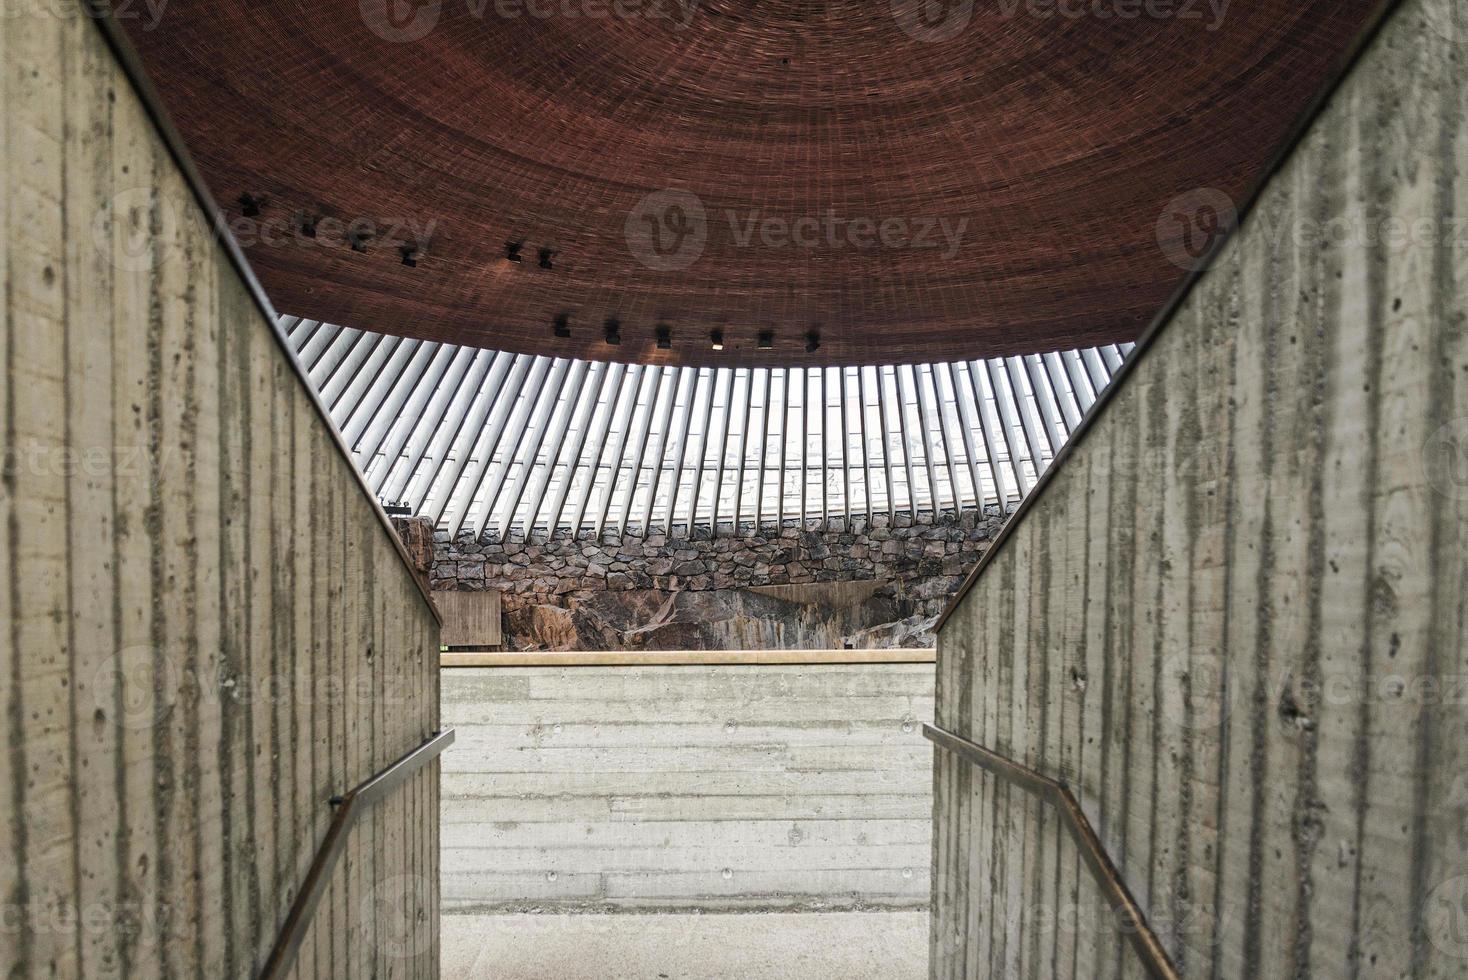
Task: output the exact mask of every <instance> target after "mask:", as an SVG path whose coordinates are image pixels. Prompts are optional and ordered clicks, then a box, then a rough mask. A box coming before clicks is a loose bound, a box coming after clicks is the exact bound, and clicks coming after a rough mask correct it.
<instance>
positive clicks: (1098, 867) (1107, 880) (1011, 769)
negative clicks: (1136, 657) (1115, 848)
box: [923, 725, 1181, 980]
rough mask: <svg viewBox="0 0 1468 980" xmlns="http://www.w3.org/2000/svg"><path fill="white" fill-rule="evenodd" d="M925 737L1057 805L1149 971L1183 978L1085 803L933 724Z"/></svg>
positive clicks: (1167, 978)
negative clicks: (1083, 807)
mask: <svg viewBox="0 0 1468 980" xmlns="http://www.w3.org/2000/svg"><path fill="white" fill-rule="evenodd" d="M923 735H924V736H926V737H927V739H928V740H929V741H930V742H932V743H933V744H934V745H936V746H938V747H939V748H940V749H946V750H947V751H949V752H952V753H953V754H954V755H957V756H959V757H961V758H963V759H966V760H968V761H969V762H972V763H973V764H974V765H976V766H978V767H979V768H981V769H984V770H987V771H988V772H991V773H993V774H994V775H996V776H998V777H999V778H1001V779H1004V780H1007V781H1008V782H1011V783H1013V784H1015V785H1016V786H1019V787H1020V788H1021V789H1025V790H1028V791H1029V792H1031V793H1034V794H1035V795H1036V796H1038V797H1040V798H1041V799H1042V800H1044V801H1046V802H1048V803H1051V804H1053V805H1054V806H1055V808H1056V809H1057V810H1059V811H1060V812H1061V814H1063V815H1064V817H1065V825H1066V828H1067V829H1068V830H1069V831H1070V835H1071V837H1072V838H1074V839H1075V842H1076V845H1077V846H1078V847H1080V849H1081V857H1083V858H1085V861H1086V866H1087V867H1088V868H1090V869H1091V874H1092V876H1093V877H1094V878H1095V879H1096V884H1097V885H1099V886H1100V887H1101V890H1102V891H1103V892H1105V893H1106V896H1107V898H1108V899H1109V900H1110V902H1111V906H1112V908H1114V909H1120V910H1121V911H1122V913H1123V914H1124V915H1125V916H1126V921H1127V922H1129V923H1130V924H1131V926H1132V928H1131V929H1129V930H1127V932H1128V936H1127V938H1128V939H1129V940H1130V942H1131V944H1132V948H1133V949H1135V950H1136V951H1137V955H1138V956H1139V957H1140V958H1141V960H1142V966H1143V967H1144V968H1145V969H1146V971H1147V973H1148V974H1149V975H1150V976H1153V977H1157V978H1159V980H1179V978H1180V976H1181V974H1179V973H1178V971H1177V967H1176V966H1174V965H1173V962H1172V959H1171V958H1170V957H1169V956H1168V955H1167V950H1165V949H1163V947H1162V941H1161V940H1159V939H1158V938H1157V934H1156V933H1155V932H1153V931H1152V927H1151V926H1150V925H1149V924H1148V923H1147V916H1146V915H1145V914H1144V913H1143V912H1142V909H1141V906H1139V905H1138V904H1137V900H1136V899H1135V898H1133V897H1132V893H1131V890H1130V889H1128V888H1127V886H1126V882H1125V881H1123V880H1122V878H1121V873H1120V872H1118V871H1117V870H1116V865H1115V864H1113V863H1112V861H1111V857H1110V856H1109V855H1108V854H1107V853H1106V848H1105V847H1103V846H1102V844H1101V838H1099V837H1097V836H1096V831H1095V829H1094V828H1092V827H1091V822H1090V821H1089V820H1087V819H1086V814H1085V812H1084V811H1082V810H1081V805H1080V803H1079V802H1077V800H1076V798H1075V796H1074V795H1073V794H1072V793H1071V791H1070V789H1069V788H1068V787H1067V786H1066V785H1065V784H1064V783H1062V782H1059V781H1057V780H1054V779H1051V778H1050V777H1048V776H1042V775H1041V774H1040V773H1038V772H1035V771H1034V770H1033V769H1028V768H1026V767H1024V766H1022V765H1020V764H1019V763H1017V762H1015V761H1013V760H1011V759H1006V758H1005V757H1004V756H1002V755H998V754H996V753H994V752H991V751H989V750H988V749H986V748H984V747H983V746H981V745H975V744H974V743H973V742H970V741H969V740H968V739H965V738H961V737H959V736H957V735H954V734H953V733H952V732H947V731H944V730H943V729H941V728H938V727H936V726H934V725H924V726H923Z"/></svg>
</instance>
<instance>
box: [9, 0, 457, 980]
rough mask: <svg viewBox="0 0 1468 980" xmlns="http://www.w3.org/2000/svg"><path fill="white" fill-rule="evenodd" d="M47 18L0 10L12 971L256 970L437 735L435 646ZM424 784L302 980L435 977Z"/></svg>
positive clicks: (171, 203)
mask: <svg viewBox="0 0 1468 980" xmlns="http://www.w3.org/2000/svg"><path fill="white" fill-rule="evenodd" d="M56 13H57V12H56V11H51V10H42V9H41V8H39V7H36V8H33V9H30V10H27V11H24V12H21V13H20V14H19V15H18V16H6V17H0V65H3V66H4V70H3V72H0V134H3V136H0V184H3V186H0V270H3V276H4V283H3V285H4V289H3V297H4V299H3V302H4V304H5V311H4V312H5V320H4V329H3V332H0V364H3V366H4V369H3V371H0V432H3V433H4V435H3V438H4V444H3V450H4V463H5V467H4V479H3V480H0V512H3V514H4V517H5V521H6V526H7V528H8V531H7V532H6V535H5V540H4V543H3V544H0V574H3V575H4V576H5V581H6V582H7V586H6V588H5V589H4V590H3V598H0V606H3V615H0V619H3V622H4V624H5V631H4V636H3V638H0V676H3V678H4V680H3V682H0V691H3V700H4V702H5V712H6V718H7V719H8V722H7V725H8V727H7V737H6V743H7V748H6V751H5V753H4V754H3V755H0V777H3V789H0V809H3V815H4V819H0V850H3V853H4V854H5V860H4V861H0V891H3V893H4V894H5V895H6V896H7V898H6V902H7V903H12V902H13V903H16V904H14V905H10V904H7V915H6V934H5V939H4V941H3V942H0V974H4V975H5V976H41V975H45V976H54V977H63V978H64V977H113V976H130V977H152V976H168V975H171V976H200V977H242V978H243V977H250V976H253V975H255V973H256V972H257V970H258V968H259V966H260V963H261V961H262V959H263V956H264V955H265V953H266V951H267V950H268V949H269V946H270V944H271V942H272V941H273V939H274V937H275V933H276V929H277V927H278V925H279V923H280V921H281V918H282V917H283V915H284V913H285V910H286V908H287V907H288V905H289V902H290V901H291V899H292V897H293V895H294V890H295V888H296V886H297V883H298V882H299V881H300V880H301V877H302V875H303V874H304V871H305V869H306V866H307V865H308V864H309V862H310V859H311V856H312V854H313V853H314V852H315V850H316V848H317V846H318V844H319V843H320V841H321V838H322V835H323V833H324V832H325V829H326V825H327V821H328V820H329V819H330V815H331V814H330V807H329V806H328V805H327V802H326V801H327V800H328V799H329V798H330V797H331V796H332V795H333V794H335V793H339V792H341V791H343V790H345V789H347V788H349V787H350V786H352V785H354V784H356V783H358V782H360V781H361V780H362V779H364V778H366V777H367V776H368V775H370V774H371V773H372V772H374V771H376V770H377V769H380V768H381V767H383V766H384V765H386V764H387V763H388V762H390V761H391V760H392V759H395V758H397V757H398V756H400V755H402V754H403V753H404V752H405V751H407V750H408V749H409V748H412V747H413V746H416V745H417V744H419V743H420V742H421V741H422V740H423V738H424V737H425V736H426V735H427V734H428V733H429V732H431V731H432V730H434V729H436V728H437V727H438V718H437V688H436V678H435V674H436V672H437V659H436V655H437V650H436V647H437V641H438V638H437V627H436V621H435V619H434V615H433V612H432V610H431V608H430V607H429V605H428V604H427V602H426V601H425V598H424V595H423V593H422V592H421V591H420V589H419V587H418V585H417V583H416V581H415V579H414V578H413V575H412V573H411V572H410V571H409V570H408V569H407V568H406V567H405V566H404V565H403V563H402V561H401V560H400V553H399V547H398V544H397V542H396V540H395V539H394V538H392V537H391V536H390V533H389V532H388V531H387V530H386V529H385V527H384V526H383V524H382V523H381V522H380V521H379V518H378V515H377V513H376V510H375V505H374V503H373V501H372V500H371V499H370V498H369V497H368V496H367V495H366V494H365V493H364V492H363V490H362V487H361V484H360V483H359V482H358V478H357V477H356V475H355V473H354V471H353V468H352V465H351V463H350V462H349V461H348V459H347V458H346V457H345V455H344V454H343V453H342V452H341V451H340V450H339V447H338V445H337V443H336V442H335V441H334V438H333V434H332V430H331V429H330V427H329V424H328V423H327V422H326V421H325V420H324V418H323V416H322V414H321V413H320V412H319V411H318V410H317V408H316V406H315V405H314V403H313V401H312V398H311V395H310V393H309V391H308V390H307V389H306V387H305V386H304V385H302V384H301V382H300V380H299V379H298V377H297V376H296V374H295V373H294V369H293V368H292V366H291V361H290V359H289V358H288V356H287V355H286V352H285V350H284V349H283V348H282V346H281V344H280V343H279V341H278V339H277V336H276V334H275V332H274V324H273V321H272V320H271V319H270V318H268V317H267V315H266V311H265V310H263V309H262V308H261V304H260V303H259V302H258V300H257V298H256V297H255V296H254V295H252V293H251V291H250V289H249V288H248V285H247V283H246V282H245V280H244V279H243V278H242V277H241V275H240V274H239V273H238V271H237V269H236V268H235V267H234V266H233V265H232V264H231V263H230V261H229V259H228V257H227V255H226V253H225V250H224V249H223V248H222V247H221V244H220V243H219V242H218V241H217V240H216V239H215V238H214V237H213V235H212V233H211V229H210V224H209V222H208V221H207V220H206V219H205V218H204V216H203V214H202V213H201V211H200V210H199V208H198V206H197V203H196V199H195V197H194V195H193V193H192V192H191V190H190V188H189V186H188V184H187V183H186V181H185V179H184V177H183V175H182V174H181V172H180V170H179V167H178V166H177V165H176V161H175V159H174V158H173V157H172V156H171V155H170V153H169V152H168V150H167V149H166V146H165V144H164V142H163V140H162V139H161V138H160V136H159V134H158V131H157V129H156V128H155V125H154V122H153V120H152V119H151V118H150V117H149V116H148V115H147V113H146V112H145V110H144V107H143V105H142V104H141V103H140V101H139V99H138V97H137V96H136V94H135V92H134V90H133V88H132V87H131V85H130V83H129V80H128V78H127V77H125V75H124V73H123V72H122V70H121V69H120V68H119V66H118V63H117V62H116V60H115V59H114V56H113V52H112V51H111V50H110V49H109V48H108V46H107V45H106V43H105V42H104V38H103V34H102V33H101V31H100V30H99V26H98V24H97V23H96V22H95V21H94V20H93V19H91V18H88V17H83V16H79V15H78V16H57V15H56ZM435 781H436V770H434V771H425V772H424V773H423V774H420V776H419V777H418V778H417V781H416V783H415V784H414V785H413V786H411V787H410V788H407V789H405V791H404V792H405V794H406V795H405V797H404V799H405V800H412V801H414V803H413V805H415V806H416V807H417V810H416V811H415V812H414V813H413V814H412V817H411V819H403V820H400V822H399V823H398V824H397V827H398V828H399V832H398V833H397V834H396V836H392V835H388V834H385V833H380V832H377V833H374V832H367V833H363V832H360V831H359V832H358V833H356V834H355V835H354V836H353V838H352V840H351V842H350V844H349V849H348V853H347V855H346V860H345V861H344V862H343V864H342V869H343V873H342V875H341V876H340V880H339V881H338V882H337V883H336V884H335V885H334V890H333V894H332V896H331V898H330V900H329V902H328V903H327V905H326V907H324V908H323V911H322V919H321V920H320V922H319V923H318V925H317V927H316V928H315V929H314V930H313V935H312V937H311V938H310V939H309V940H308V948H307V951H306V955H305V956H303V959H302V961H301V964H300V967H299V969H298V971H297V972H298V975H299V976H302V977H307V976H318V975H319V976H327V975H335V976H345V975H349V974H350V975H359V976H365V975H372V974H375V975H379V976H388V975H393V976H402V975H404V974H405V973H406V974H409V975H414V976H430V975H433V974H435V973H436V962H437V960H436V950H437V946H436V929H435V926H436V922H435V921H434V919H433V916H432V915H431V914H429V913H430V912H431V911H432V910H431V905H432V902H433V900H434V897H435V895H436V888H437V884H436V882H437V847H436V834H437V830H436V820H435V819H434V818H435V816H436V812H437V811H436V808H435V807H433V806H431V805H430V802H429V801H431V800H432V798H433V794H434V793H435V792H436V791H435V790H434V788H433V783H434V782H435ZM398 805H399V806H402V805H405V804H403V803H399V804H398ZM379 830H380V827H379ZM374 898H380V899H383V900H382V901H376V902H374V901H373V900H374ZM405 902H412V903H413V904H412V905H407V904H405ZM397 934H402V935H403V936H404V937H405V938H406V939H407V940H409V941H408V942H405V943H396V942H394V941H393V940H394V937H395V936H396V935H397Z"/></svg>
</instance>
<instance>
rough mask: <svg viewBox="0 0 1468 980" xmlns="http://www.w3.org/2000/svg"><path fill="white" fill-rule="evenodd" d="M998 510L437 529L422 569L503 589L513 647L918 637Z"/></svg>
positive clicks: (452, 582)
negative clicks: (568, 528)
mask: <svg viewBox="0 0 1468 980" xmlns="http://www.w3.org/2000/svg"><path fill="white" fill-rule="evenodd" d="M422 523H423V524H426V523H427V522H426V521H423V522H422ZM999 523H1000V520H999V514H998V509H997V508H994V509H992V510H991V512H990V513H988V514H987V515H985V514H976V513H974V512H972V511H970V512H966V513H963V514H953V513H951V512H949V513H942V514H939V515H937V516H934V515H932V514H919V515H918V518H917V520H916V521H914V520H913V519H912V518H911V517H909V516H907V515H902V514H899V515H897V516H896V517H895V518H889V517H888V516H887V515H885V514H879V515H876V516H874V517H872V518H870V519H868V518H865V517H861V518H855V519H853V520H852V522H851V525H850V526H849V527H847V526H842V525H841V522H840V521H839V520H838V521H836V522H835V525H836V526H835V527H833V528H830V529H827V528H824V527H823V526H822V522H821V521H819V520H812V521H808V522H806V525H805V527H799V526H796V524H798V522H795V523H789V522H787V525H786V526H785V527H784V528H781V529H776V528H774V527H767V528H762V529H761V532H760V533H758V534H756V533H755V529H754V527H753V525H746V526H745V527H744V528H743V530H742V532H741V534H739V535H731V534H725V535H723V536H721V537H717V538H710V537H709V536H708V532H707V531H706V530H702V531H700V532H699V533H698V534H697V535H695V536H694V537H692V538H679V537H668V536H666V535H663V534H652V535H649V536H647V537H642V536H640V535H632V534H628V535H625V536H618V535H615V534H607V535H603V536H602V537H601V538H599V539H598V538H596V537H594V536H593V534H592V533H591V532H589V531H588V532H584V533H581V534H578V535H577V536H576V537H574V538H572V537H569V536H561V537H556V538H553V539H551V540H548V541H547V540H545V539H544V538H543V536H541V535H536V536H535V537H534V538H533V539H532V540H529V541H526V540H524V539H523V536H521V535H519V534H516V535H514V536H512V537H511V538H510V539H509V540H508V541H505V542H500V541H498V540H497V539H495V540H490V539H482V540H478V541H476V540H474V538H473V536H472V535H470V534H464V535H462V536H460V538H458V539H457V540H455V541H449V540H448V532H447V531H439V532H436V534H435V537H434V555H433V568H432V578H433V587H434V588H435V589H450V590H470V591H473V590H479V589H492V590H495V591H498V592H501V593H503V594H504V608H505V632H506V640H507V646H508V647H510V648H513V649H532V650H622V649H631V650H636V649H648V650H679V649H726V650H745V649H750V650H766V649H841V648H842V647H843V646H846V645H850V646H853V647H858V648H864V649H882V648H891V647H898V646H914V647H931V646H932V644H933V638H932V635H931V633H930V632H929V628H930V627H931V625H932V621H933V620H935V619H936V618H937V616H938V613H939V612H941V611H942V609H943V606H944V605H945V604H946V603H947V601H948V597H949V596H951V595H952V594H953V592H954V590H955V589H956V588H957V587H958V585H959V584H960V583H961V582H962V581H963V577H964V575H966V574H967V573H968V572H969V570H970V569H972V568H973V566H974V564H975V563H976V562H977V561H978V559H979V556H980V555H982V554H983V553H984V551H985V550H986V549H987V548H988V546H989V541H990V540H992V538H993V536H994V534H995V532H996V530H997V529H998V527H999ZM838 528H839V529H838ZM852 583H856V584H857V587H855V588H846V587H844V586H846V585H849V584H852ZM867 586H870V587H867Z"/></svg>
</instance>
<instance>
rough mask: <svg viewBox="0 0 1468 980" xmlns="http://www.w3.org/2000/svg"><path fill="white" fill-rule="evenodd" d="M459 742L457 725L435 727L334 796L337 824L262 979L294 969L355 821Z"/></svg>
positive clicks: (277, 977) (278, 938) (283, 927)
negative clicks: (407, 749)
mask: <svg viewBox="0 0 1468 980" xmlns="http://www.w3.org/2000/svg"><path fill="white" fill-rule="evenodd" d="M453 742H454V730H453V729H452V728H446V729H444V730H443V731H441V732H434V733H433V735H431V736H430V737H429V738H428V740H427V741H425V742H424V743H423V744H422V745H420V746H418V747H417V748H416V749H414V750H413V751H411V752H409V753H408V754H407V755H405V756H403V757H402V758H400V759H398V760H397V761H396V762H394V763H393V764H392V765H390V766H388V767H387V768H386V769H384V770H382V771H381V772H379V773H377V774H376V775H374V776H371V777H369V778H368V779H367V780H366V781H365V782H363V783H361V784H359V785H358V786H356V787H354V788H353V789H351V790H348V791H347V793H346V795H344V796H334V797H332V798H331V801H330V802H331V805H332V806H334V807H336V813H335V814H334V815H333V816H332V818H331V826H329V827H327V828H326V837H325V838H323V839H322V841H321V847H320V848H319V849H317V851H316V857H315V858H314V859H312V861H311V867H310V868H308V869H307V870H306V880H305V882H304V883H303V884H302V885H301V891H300V893H299V894H298V895H296V900H295V901H294V902H292V903H291V908H290V911H289V912H287V913H286V917H285V922H284V923H282V924H281V927H280V934H279V935H278V936H276V939H275V945H274V946H272V947H271V949H270V956H269V958H267V959H266V960H265V967H264V968H263V969H262V970H261V971H260V980H280V978H283V977H285V976H286V975H287V974H289V973H290V969H291V965H292V964H293V963H295V960H296V953H297V952H299V951H300V948H301V943H302V941H304V940H305V938H306V927H307V926H308V925H310V924H311V919H312V917H313V916H314V915H315V914H316V906H317V905H318V904H320V902H321V896H322V895H323V894H325V892H326V885H327V882H328V881H329V879H330V878H331V869H332V868H333V867H334V866H335V865H336V859H337V858H338V857H340V856H341V852H342V849H343V848H344V847H346V844H347V832H348V831H350V830H351V829H352V824H354V823H356V822H357V818H358V817H359V816H361V815H362V813H363V812H364V811H366V810H367V809H368V808H370V807H371V806H372V805H373V804H374V803H376V802H378V801H379V800H381V799H383V798H384V797H385V796H387V795H388V794H389V793H391V792H392V791H393V790H394V789H395V788H396V787H397V786H398V785H399V784H400V783H402V782H403V780H405V779H407V778H408V777H409V776H411V775H413V773H415V772H417V771H418V770H419V769H422V768H423V767H424V766H425V765H427V764H428V763H429V762H432V761H433V760H434V759H435V758H437V757H438V755H439V753H440V752H442V751H443V750H444V749H446V748H448V747H449V746H450V745H452V744H453Z"/></svg>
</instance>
